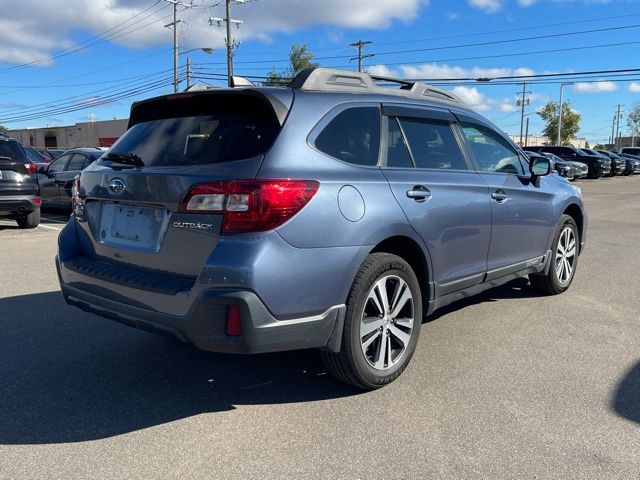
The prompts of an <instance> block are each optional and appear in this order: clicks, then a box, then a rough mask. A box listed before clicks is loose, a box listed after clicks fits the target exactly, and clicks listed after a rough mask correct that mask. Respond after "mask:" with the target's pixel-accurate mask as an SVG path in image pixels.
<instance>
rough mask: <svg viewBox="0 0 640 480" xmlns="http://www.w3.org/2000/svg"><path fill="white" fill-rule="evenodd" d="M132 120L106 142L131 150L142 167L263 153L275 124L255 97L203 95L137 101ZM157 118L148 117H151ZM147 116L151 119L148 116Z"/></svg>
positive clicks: (121, 150) (275, 130)
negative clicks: (138, 109) (114, 139)
mask: <svg viewBox="0 0 640 480" xmlns="http://www.w3.org/2000/svg"><path fill="white" fill-rule="evenodd" d="M141 110H142V112H141V113H138V114H137V118H139V119H141V120H144V121H140V122H139V123H136V124H135V125H133V126H132V127H131V128H130V129H129V130H128V131H127V132H126V133H125V134H124V135H123V136H122V137H121V138H120V139H119V140H118V141H117V142H116V143H115V144H114V145H113V146H112V147H111V152H113V153H135V154H136V155H138V157H140V159H141V160H142V161H143V162H144V164H145V165H146V166H169V165H201V164H211V163H222V162H229V161H233V160H241V159H245V158H251V157H255V156H258V155H261V154H263V153H265V152H266V151H267V150H268V149H269V147H270V146H271V145H272V144H273V142H274V141H275V138H276V137H277V135H278V132H279V131H280V125H279V123H278V121H277V119H276V117H275V114H274V113H273V110H272V109H271V107H270V106H268V105H267V104H266V103H265V102H262V101H260V100H259V99H257V98H249V99H247V98H243V97H241V96H239V95H236V96H234V98H229V97H223V96H214V95H208V96H207V98H196V99H195V100H194V99H193V98H188V99H186V100H185V101H182V100H162V101H158V102H153V103H152V104H151V105H143V106H142V107H141ZM154 116H155V117H158V118H153V117H154ZM150 117H151V118H150Z"/></svg>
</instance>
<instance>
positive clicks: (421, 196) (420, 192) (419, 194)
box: [407, 185, 431, 202]
mask: <svg viewBox="0 0 640 480" xmlns="http://www.w3.org/2000/svg"><path fill="white" fill-rule="evenodd" d="M407 197H409V198H413V199H414V200H415V201H416V202H425V201H427V200H429V199H431V191H430V190H429V189H428V188H427V187H425V186H423V185H416V186H415V187H413V188H412V189H411V190H407Z"/></svg>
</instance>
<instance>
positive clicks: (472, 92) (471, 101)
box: [451, 86, 491, 112]
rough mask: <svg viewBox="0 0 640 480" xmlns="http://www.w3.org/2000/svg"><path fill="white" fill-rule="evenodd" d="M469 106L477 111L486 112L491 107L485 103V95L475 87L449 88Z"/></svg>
mask: <svg viewBox="0 0 640 480" xmlns="http://www.w3.org/2000/svg"><path fill="white" fill-rule="evenodd" d="M451 91H452V92H453V93H455V94H456V95H457V96H458V97H460V99H461V100H462V101H463V102H464V103H466V104H467V105H468V106H469V107H471V108H473V109H474V110H477V111H479V112H486V111H487V110H490V109H491V107H490V106H489V105H488V103H487V96H486V95H485V94H483V93H480V92H479V91H478V89H477V88H476V87H462V86H460V87H454V88H453V90H451Z"/></svg>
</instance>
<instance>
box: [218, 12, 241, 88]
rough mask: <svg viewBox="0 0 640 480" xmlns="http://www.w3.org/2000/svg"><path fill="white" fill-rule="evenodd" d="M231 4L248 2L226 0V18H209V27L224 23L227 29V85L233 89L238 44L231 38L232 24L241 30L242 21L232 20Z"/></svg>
mask: <svg viewBox="0 0 640 480" xmlns="http://www.w3.org/2000/svg"><path fill="white" fill-rule="evenodd" d="M231 2H233V3H236V4H240V5H242V4H243V3H247V0H225V3H226V5H225V7H226V11H225V17H224V18H220V17H211V18H209V25H213V24H214V23H217V24H218V26H219V27H220V26H222V22H224V23H225V24H226V25H225V26H226V29H227V38H226V39H225V44H226V45H227V84H228V85H229V86H230V87H232V86H233V54H234V52H235V50H236V48H238V45H239V44H238V43H236V42H235V40H233V38H232V37H231V24H234V25H235V26H236V28H240V25H241V24H242V20H235V19H233V18H231Z"/></svg>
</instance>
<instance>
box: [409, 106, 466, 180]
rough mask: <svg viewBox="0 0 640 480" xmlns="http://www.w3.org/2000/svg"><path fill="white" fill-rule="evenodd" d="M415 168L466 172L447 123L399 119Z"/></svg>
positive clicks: (462, 157)
mask: <svg viewBox="0 0 640 480" xmlns="http://www.w3.org/2000/svg"><path fill="white" fill-rule="evenodd" d="M400 124H401V125H402V129H403V130H404V133H405V135H406V136H407V141H408V142H409V147H410V148H411V153H412V154H413V160H414V162H415V164H416V168H430V169H439V170H442V169H444V170H467V162H466V161H465V159H464V156H463V155H462V151H461V150H460V146H459V145H458V141H457V140H456V137H455V135H454V133H453V130H452V129H451V125H450V124H449V122H446V121H440V120H423V119H413V118H401V119H400Z"/></svg>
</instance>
